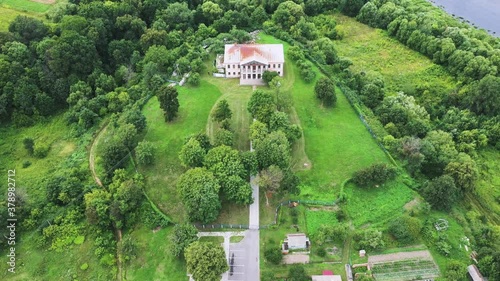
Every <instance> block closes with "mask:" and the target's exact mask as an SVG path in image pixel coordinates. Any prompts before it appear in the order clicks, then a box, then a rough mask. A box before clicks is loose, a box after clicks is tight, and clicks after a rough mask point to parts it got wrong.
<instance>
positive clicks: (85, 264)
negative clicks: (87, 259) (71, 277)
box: [80, 263, 89, 270]
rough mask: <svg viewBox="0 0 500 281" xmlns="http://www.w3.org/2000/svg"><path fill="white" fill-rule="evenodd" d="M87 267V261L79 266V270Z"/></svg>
mask: <svg viewBox="0 0 500 281" xmlns="http://www.w3.org/2000/svg"><path fill="white" fill-rule="evenodd" d="M87 268H89V264H88V263H84V264H82V265H81V266H80V269H81V270H87Z"/></svg>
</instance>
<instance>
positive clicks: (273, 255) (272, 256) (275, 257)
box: [264, 248, 283, 264]
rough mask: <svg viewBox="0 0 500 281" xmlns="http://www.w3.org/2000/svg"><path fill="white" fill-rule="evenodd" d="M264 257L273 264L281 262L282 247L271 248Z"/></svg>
mask: <svg viewBox="0 0 500 281" xmlns="http://www.w3.org/2000/svg"><path fill="white" fill-rule="evenodd" d="M264 257H265V258H266V260H267V261H269V262H270V263H272V264H280V263H281V261H282V260H283V254H282V253H281V249H280V248H269V249H266V251H265V252H264Z"/></svg>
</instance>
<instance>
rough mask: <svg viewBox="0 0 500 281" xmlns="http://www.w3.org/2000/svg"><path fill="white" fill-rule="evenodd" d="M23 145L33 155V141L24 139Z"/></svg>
mask: <svg viewBox="0 0 500 281" xmlns="http://www.w3.org/2000/svg"><path fill="white" fill-rule="evenodd" d="M23 145H24V148H25V149H26V151H28V154H29V155H33V148H34V146H35V142H34V141H33V139H32V138H24V139H23Z"/></svg>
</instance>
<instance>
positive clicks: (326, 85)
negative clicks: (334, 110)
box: [314, 77, 337, 107]
mask: <svg viewBox="0 0 500 281" xmlns="http://www.w3.org/2000/svg"><path fill="white" fill-rule="evenodd" d="M314 92H315V93H316V97H317V98H318V99H319V100H320V101H321V103H322V104H323V105H325V106H328V107H329V106H334V105H335V103H336V102H337V96H336V95H335V83H334V82H333V81H332V80H331V79H330V78H328V77H321V78H320V79H319V80H318V82H316V85H315V86H314Z"/></svg>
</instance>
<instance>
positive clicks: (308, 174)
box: [259, 33, 389, 201]
mask: <svg viewBox="0 0 500 281" xmlns="http://www.w3.org/2000/svg"><path fill="white" fill-rule="evenodd" d="M259 36H260V37H261V40H260V43H282V44H283V45H284V47H285V50H287V49H288V47H289V44H288V43H286V42H283V41H281V40H277V39H275V38H274V37H272V36H269V35H266V34H262V33H261V34H259ZM313 71H315V72H316V73H317V77H316V79H315V81H313V82H311V83H305V82H304V81H303V80H302V78H301V77H300V71H299V69H298V67H297V66H295V64H294V63H293V62H292V61H291V60H290V59H287V63H285V77H284V84H285V85H283V86H282V88H283V89H284V90H290V91H291V93H292V96H293V101H294V107H295V110H296V113H297V116H298V117H299V118H300V124H301V126H302V129H303V131H304V137H305V140H304V141H305V152H306V154H307V157H308V158H309V159H310V161H311V165H312V167H311V169H310V170H305V171H299V172H298V175H299V176H300V178H301V180H302V183H303V185H305V186H306V187H305V188H303V189H302V193H301V194H300V198H302V199H316V200H323V201H326V200H334V199H335V196H336V194H337V193H338V191H339V187H340V185H341V183H342V182H343V181H344V180H346V179H348V178H350V177H351V176H352V174H353V173H354V172H355V171H357V170H359V169H362V168H365V167H368V166H370V165H371V164H373V163H380V162H383V163H389V161H388V159H387V157H386V156H385V154H384V152H383V151H382V150H381V149H380V147H379V146H378V145H377V143H376V141H375V140H374V139H373V138H372V137H371V135H370V134H369V133H368V131H367V129H366V128H365V126H364V125H363V123H361V121H360V119H359V118H358V116H357V115H356V113H355V111H354V109H353V108H352V107H351V105H350V104H349V102H348V101H347V99H346V97H345V96H344V95H343V94H342V93H341V92H340V90H339V89H337V92H336V94H337V104H336V106H335V107H333V108H325V107H323V106H322V105H321V104H320V102H318V100H317V99H316V97H315V95H314V85H315V83H316V81H317V80H318V79H319V78H320V77H321V75H322V74H321V73H320V72H319V70H318V68H317V67H315V66H314V67H313ZM293 156H294V158H295V154H294V155H293Z"/></svg>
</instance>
